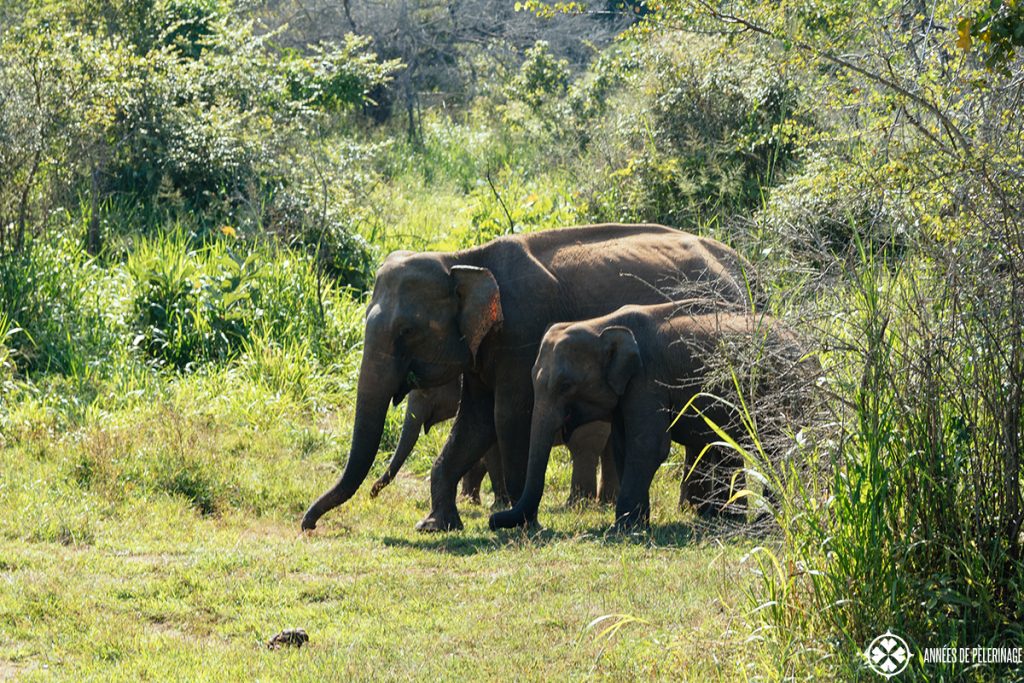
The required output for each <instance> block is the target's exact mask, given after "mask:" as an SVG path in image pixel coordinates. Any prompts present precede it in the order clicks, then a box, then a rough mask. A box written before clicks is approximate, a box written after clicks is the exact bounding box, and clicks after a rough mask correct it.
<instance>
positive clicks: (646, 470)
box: [615, 413, 671, 530]
mask: <svg viewBox="0 0 1024 683" xmlns="http://www.w3.org/2000/svg"><path fill="white" fill-rule="evenodd" d="M641 414H642V413H641ZM664 422H665V421H664V420H657V419H655V420H652V419H648V420H645V421H641V422H639V423H638V424H637V423H635V422H634V423H631V422H629V421H627V422H626V453H625V469H624V471H623V473H622V482H621V486H620V488H619V499H618V501H617V502H616V504H615V526H616V528H618V529H620V530H629V529H634V528H637V527H644V526H647V525H648V524H649V523H650V520H651V482H652V481H653V480H654V475H655V474H657V472H658V467H660V466H661V463H663V462H665V460H666V459H667V458H668V454H669V448H670V447H671V442H670V440H669V436H668V433H667V430H666V427H667V426H668V425H667V424H665V423H664Z"/></svg>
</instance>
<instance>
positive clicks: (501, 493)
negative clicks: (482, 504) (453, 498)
mask: <svg viewBox="0 0 1024 683" xmlns="http://www.w3.org/2000/svg"><path fill="white" fill-rule="evenodd" d="M484 466H485V467H486V468H487V478H488V479H490V480H491V493H493V494H494V502H492V503H491V509H492V510H504V509H505V508H507V507H510V506H511V505H512V499H511V498H509V495H508V489H506V488H505V473H504V472H502V469H501V454H500V453H498V447H497V444H495V445H494V446H491V447H490V448H488V449H487V453H486V454H485V455H484Z"/></svg>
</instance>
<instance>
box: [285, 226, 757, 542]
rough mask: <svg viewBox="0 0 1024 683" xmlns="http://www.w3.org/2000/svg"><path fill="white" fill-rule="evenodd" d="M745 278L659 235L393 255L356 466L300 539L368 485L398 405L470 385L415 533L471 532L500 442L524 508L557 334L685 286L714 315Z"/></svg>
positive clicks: (716, 249)
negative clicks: (477, 488)
mask: <svg viewBox="0 0 1024 683" xmlns="http://www.w3.org/2000/svg"><path fill="white" fill-rule="evenodd" d="M745 270H746V268H745V267H744V262H743V261H742V259H741V258H740V257H739V256H738V255H737V254H736V252H734V251H733V250H732V249H730V248H729V247H727V246H725V245H724V244H722V243H720V242H717V241H715V240H712V239H708V238H702V237H697V236H694V235H691V234H688V233H685V232H681V231H679V230H673V229H671V228H666V227H663V226H654V225H594V226H586V227H581V228H566V229H561V230H548V231H543V232H536V233H530V234H526V235H514V236H508V237H501V238H498V239H496V240H493V241H492V242H489V243H487V244H485V245H483V246H480V247H475V248H473V249H467V250H465V251H459V252H452V253H411V252H395V253H393V254H391V255H389V256H388V258H387V259H386V260H385V262H384V265H382V266H381V268H380V270H378V271H377V278H376V284H375V286H374V289H373V295H372V297H371V299H370V303H369V306H368V308H367V313H366V332H365V342H364V347H363V360H362V366H361V368H360V372H359V387H358V392H357V397H356V416H355V426H354V430H353V434H352V444H351V449H350V452H349V458H348V462H347V463H346V465H345V470H344V472H343V473H342V475H341V478H340V479H339V480H338V482H337V483H336V484H335V485H334V486H333V487H332V488H331V489H330V490H328V491H327V492H326V493H324V494H323V495H322V496H320V498H319V499H317V500H316V502H314V503H313V504H312V505H311V506H310V507H309V509H308V510H307V511H306V514H305V515H304V516H303V519H302V528H303V529H313V528H315V527H316V523H317V521H318V520H319V519H320V517H321V516H322V515H323V514H324V513H325V512H327V511H328V510H331V509H333V508H335V507H337V506H338V505H341V504H342V503H344V502H345V501H346V500H348V499H349V498H351V497H352V495H354V494H355V492H356V490H357V489H358V488H359V486H360V485H361V484H362V482H363V480H364V479H365V478H366V475H367V474H368V473H369V471H370V467H371V466H372V464H373V461H374V458H375V457H376V454H377V450H378V448H379V446H380V440H381V435H382V433H383V430H384V421H385V417H386V415H387V411H388V404H389V403H394V404H395V405H397V404H398V403H399V402H401V401H402V399H404V398H405V396H406V395H407V394H408V393H409V392H410V391H411V390H413V389H417V388H430V387H437V386H441V385H443V384H446V383H448V382H451V381H452V380H453V379H455V378H456V377H458V376H459V375H462V376H463V382H462V396H461V399H460V402H459V411H458V414H457V415H456V418H455V423H454V425H453V426H452V431H451V434H450V436H449V438H448V441H447V442H446V443H445V446H444V448H443V449H442V451H441V454H440V456H439V457H438V459H437V460H436V462H435V463H434V467H433V469H432V471H431V478H430V487H431V491H430V493H431V511H430V513H429V514H428V515H427V517H426V518H425V519H424V520H422V521H421V522H419V524H417V528H418V529H420V530H422V531H446V530H451V529H461V528H462V520H461V519H460V517H459V512H458V508H457V507H456V494H457V487H458V482H459V479H460V478H461V477H462V476H463V475H464V474H465V473H466V472H468V471H469V470H470V468H471V467H472V466H473V465H474V464H475V463H477V462H478V461H479V460H480V459H481V458H482V457H483V455H484V453H485V452H486V451H487V450H488V449H489V448H490V447H491V446H492V445H494V444H495V443H497V445H498V450H499V453H500V454H501V464H502V470H503V472H504V476H505V485H506V487H507V489H508V493H509V494H510V496H511V497H512V498H513V499H516V498H518V496H519V494H521V493H522V490H523V485H524V482H525V478H526V462H527V456H528V452H529V434H530V416H531V413H532V409H533V385H532V383H531V381H530V370H531V368H532V367H533V361H534V359H535V358H536V355H537V348H538V346H539V345H540V340H541V338H542V337H543V336H544V331H545V330H546V329H547V328H548V326H549V325H551V324H552V323H557V322H563V321H568V320H583V319H588V318H593V317H596V316H599V315H603V314H605V313H609V312H611V311H613V310H615V309H616V308H618V307H619V306H620V305H622V304H625V303H657V302H659V301H663V300H664V295H663V294H662V293H661V290H663V289H667V288H675V289H677V290H678V289H679V287H680V286H681V285H682V286H683V288H685V289H686V290H687V294H690V293H692V294H693V295H694V296H695V297H699V298H700V300H701V301H702V302H705V304H706V305H707V306H709V307H716V306H720V305H721V303H722V302H723V301H728V302H734V303H737V304H739V305H742V304H745V302H746V291H747V289H746V286H745V280H744V275H743V273H744V272H745Z"/></svg>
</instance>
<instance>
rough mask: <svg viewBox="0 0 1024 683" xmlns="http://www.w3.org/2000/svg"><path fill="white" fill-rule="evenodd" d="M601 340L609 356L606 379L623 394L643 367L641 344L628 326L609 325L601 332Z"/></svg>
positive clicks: (619, 393)
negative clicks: (630, 381)
mask: <svg viewBox="0 0 1024 683" xmlns="http://www.w3.org/2000/svg"><path fill="white" fill-rule="evenodd" d="M601 341H603V342H604V348H605V353H606V358H607V363H606V364H605V381H607V382H608V386H610V387H611V388H612V390H613V391H614V392H615V393H616V394H618V395H619V396H622V394H624V393H625V392H626V387H627V386H628V385H629V380H631V379H632V378H633V375H635V374H636V373H638V372H640V370H641V369H643V362H642V361H641V360H640V346H639V345H638V344H637V343H636V337H634V336H633V332H632V331H631V330H630V329H629V328H628V327H622V326H619V325H616V326H614V327H607V328H605V329H604V331H602V332H601Z"/></svg>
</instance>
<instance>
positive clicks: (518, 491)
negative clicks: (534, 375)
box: [494, 373, 533, 502]
mask: <svg viewBox="0 0 1024 683" xmlns="http://www.w3.org/2000/svg"><path fill="white" fill-rule="evenodd" d="M503 374H505V378H504V381H501V382H499V384H498V386H500V387H501V389H500V391H499V392H498V393H496V394H495V397H494V425H495V428H496V429H497V432H498V452H499V453H500V454H501V471H502V473H503V474H504V475H505V489H506V490H507V491H508V494H509V496H510V497H511V499H512V501H513V502H515V501H517V500H519V497H520V496H521V495H523V489H524V488H525V486H526V465H527V462H528V460H529V457H530V417H531V415H532V409H533V384H532V382H531V381H530V377H529V375H526V376H525V377H524V378H517V377H516V375H514V374H512V373H503ZM524 380H525V381H524Z"/></svg>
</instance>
